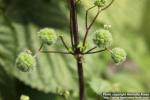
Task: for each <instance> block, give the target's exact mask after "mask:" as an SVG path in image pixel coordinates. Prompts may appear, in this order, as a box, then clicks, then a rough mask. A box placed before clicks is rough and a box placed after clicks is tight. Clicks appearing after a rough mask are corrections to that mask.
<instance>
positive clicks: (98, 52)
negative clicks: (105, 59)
mask: <svg viewBox="0 0 150 100" xmlns="http://www.w3.org/2000/svg"><path fill="white" fill-rule="evenodd" d="M106 50H107V49H103V50H98V51H93V52H87V53H83V54H84V55H85V54H95V53H100V52H103V51H106Z"/></svg>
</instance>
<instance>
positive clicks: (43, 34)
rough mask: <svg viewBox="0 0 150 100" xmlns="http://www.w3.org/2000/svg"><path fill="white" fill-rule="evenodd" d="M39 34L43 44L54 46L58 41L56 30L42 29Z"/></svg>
mask: <svg viewBox="0 0 150 100" xmlns="http://www.w3.org/2000/svg"><path fill="white" fill-rule="evenodd" d="M38 34H39V38H40V39H41V40H42V42H43V43H46V44H48V45H52V44H54V43H55V42H56V41H57V34H56V32H55V30H54V29H51V28H44V29H41V30H40V31H39V32H38Z"/></svg>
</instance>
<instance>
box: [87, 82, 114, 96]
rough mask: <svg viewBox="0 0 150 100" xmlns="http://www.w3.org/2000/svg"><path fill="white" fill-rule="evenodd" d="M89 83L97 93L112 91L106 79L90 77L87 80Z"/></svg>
mask: <svg viewBox="0 0 150 100" xmlns="http://www.w3.org/2000/svg"><path fill="white" fill-rule="evenodd" d="M89 85H90V87H91V89H92V90H93V91H94V92H95V93H96V94H97V95H101V94H102V93H103V92H110V91H112V87H111V84H110V83H109V82H108V81H106V80H101V79H92V80H91V81H90V82H89Z"/></svg>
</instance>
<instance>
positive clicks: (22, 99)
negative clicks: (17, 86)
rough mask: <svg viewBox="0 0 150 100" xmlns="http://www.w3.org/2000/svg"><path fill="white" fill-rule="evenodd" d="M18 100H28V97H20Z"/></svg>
mask: <svg viewBox="0 0 150 100" xmlns="http://www.w3.org/2000/svg"><path fill="white" fill-rule="evenodd" d="M20 100H30V97H29V96H27V95H21V96H20Z"/></svg>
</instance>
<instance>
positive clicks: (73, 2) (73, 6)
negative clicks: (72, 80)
mask: <svg viewBox="0 0 150 100" xmlns="http://www.w3.org/2000/svg"><path fill="white" fill-rule="evenodd" d="M69 5H70V15H71V26H72V32H73V37H74V38H73V39H74V47H75V50H74V55H75V57H76V61H77V68H78V77H79V96H80V97H79V98H80V99H79V100H85V96H84V94H85V93H84V74H83V65H82V55H81V51H80V48H78V45H79V32H78V22H77V14H76V0H69Z"/></svg>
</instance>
